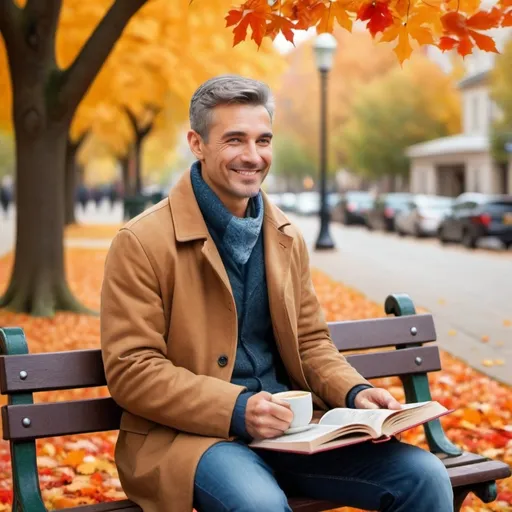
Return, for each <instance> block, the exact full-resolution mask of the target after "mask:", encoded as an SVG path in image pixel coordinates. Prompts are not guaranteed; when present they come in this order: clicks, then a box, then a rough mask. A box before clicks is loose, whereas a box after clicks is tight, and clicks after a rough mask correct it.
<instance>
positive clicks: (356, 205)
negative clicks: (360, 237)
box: [332, 190, 373, 226]
mask: <svg viewBox="0 0 512 512" xmlns="http://www.w3.org/2000/svg"><path fill="white" fill-rule="evenodd" d="M372 205H373V196H372V194H370V192H365V191H362V190H350V191H347V192H345V193H344V194H342V195H341V199H340V201H339V204H338V205H337V206H335V207H334V208H333V210H332V220H334V221H337V222H342V223H343V224H345V225H346V226H349V225H351V224H364V223H365V214H366V212H367V211H368V209H369V208H371V207H372Z"/></svg>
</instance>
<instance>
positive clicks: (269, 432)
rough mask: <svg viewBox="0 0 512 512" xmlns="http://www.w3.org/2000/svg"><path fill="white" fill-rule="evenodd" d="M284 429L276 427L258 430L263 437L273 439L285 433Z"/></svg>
mask: <svg viewBox="0 0 512 512" xmlns="http://www.w3.org/2000/svg"><path fill="white" fill-rule="evenodd" d="M283 432H284V430H280V429H276V428H263V429H260V430H259V431H258V434H259V435H260V436H261V437H262V438H263V439H272V438H274V437H279V436H282V435H283Z"/></svg>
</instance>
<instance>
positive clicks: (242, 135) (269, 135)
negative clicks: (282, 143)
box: [222, 131, 272, 139]
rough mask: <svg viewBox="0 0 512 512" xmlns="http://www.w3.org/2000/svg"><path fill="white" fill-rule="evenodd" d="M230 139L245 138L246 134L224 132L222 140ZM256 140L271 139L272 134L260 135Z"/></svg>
mask: <svg viewBox="0 0 512 512" xmlns="http://www.w3.org/2000/svg"><path fill="white" fill-rule="evenodd" d="M230 137H247V133H246V132H242V131H231V132H226V133H225V134H224V135H223V136H222V138H223V139H229V138H230ZM258 138H259V139H262V138H267V139H271V138H272V133H271V132H265V133H262V134H261V135H260V136H259V137H258Z"/></svg>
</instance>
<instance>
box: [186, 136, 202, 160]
mask: <svg viewBox="0 0 512 512" xmlns="http://www.w3.org/2000/svg"><path fill="white" fill-rule="evenodd" d="M187 141H188V145H189V147H190V151H192V153H194V156H195V157H196V158H197V159H198V160H199V161H203V160H204V142H203V139H202V138H201V135H199V134H198V133H197V132H195V131H194V130H190V131H189V132H188V133H187Z"/></svg>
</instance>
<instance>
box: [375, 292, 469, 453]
mask: <svg viewBox="0 0 512 512" xmlns="http://www.w3.org/2000/svg"><path fill="white" fill-rule="evenodd" d="M384 309H385V311H386V314H387V315H395V316H405V315H415V314H416V308H415V307H414V303H413V302H412V300H411V298H410V297H409V295H407V294H405V293H396V294H392V295H389V296H388V297H387V298H386V301H385V303H384ZM410 346H414V345H406V346H405V347H402V348H406V347H410ZM398 350H399V349H398ZM401 380H402V383H403V386H404V391H405V399H406V401H407V403H412V402H427V401H430V400H432V395H431V394H430V386H429V383H428V376H427V374H426V373H416V374H414V375H407V376H404V377H401ZM423 429H424V430H425V437H426V439H427V443H428V447H429V449H430V451H431V452H433V453H445V454H446V455H451V456H455V455H460V454H462V450H461V449H460V448H459V447H458V446H456V445H454V444H453V443H452V442H451V441H450V440H449V439H448V438H447V437H446V433H445V432H444V430H443V427H442V425H441V422H440V421H439V419H436V420H433V421H429V422H428V423H425V424H424V425H423Z"/></svg>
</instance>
